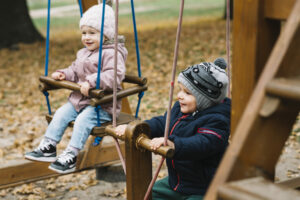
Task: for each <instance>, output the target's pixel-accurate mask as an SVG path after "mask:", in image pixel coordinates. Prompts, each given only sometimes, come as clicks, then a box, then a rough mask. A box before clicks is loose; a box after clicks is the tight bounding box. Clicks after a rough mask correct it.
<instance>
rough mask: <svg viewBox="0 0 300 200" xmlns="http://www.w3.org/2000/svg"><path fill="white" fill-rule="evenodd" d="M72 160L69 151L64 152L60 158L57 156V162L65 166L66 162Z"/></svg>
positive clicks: (72, 156)
mask: <svg viewBox="0 0 300 200" xmlns="http://www.w3.org/2000/svg"><path fill="white" fill-rule="evenodd" d="M73 158H74V155H73V154H72V153H71V151H64V152H63V153H62V154H61V155H60V156H58V158H57V161H58V162H60V163H62V164H65V163H67V162H70V161H72V160H73Z"/></svg>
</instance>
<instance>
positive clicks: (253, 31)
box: [231, 0, 280, 133]
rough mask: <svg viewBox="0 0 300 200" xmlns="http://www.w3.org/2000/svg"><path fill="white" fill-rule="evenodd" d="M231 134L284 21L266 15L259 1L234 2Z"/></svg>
mask: <svg viewBox="0 0 300 200" xmlns="http://www.w3.org/2000/svg"><path fill="white" fill-rule="evenodd" d="M233 23H234V24H233V60H232V112H231V133H234V131H235V128H236V126H237V124H238V121H239V119H240V118H241V116H242V113H243V111H244V109H245V107H246V105H247V102H248V100H249V98H250V95H251V94H252V92H253V89H254V87H255V84H256V82H257V80H258V77H259V75H260V74H261V71H262V69H263V66H264V65H265V63H266V60H267V58H268V57H269V54H270V52H271V50H272V48H273V46H274V43H275V41H276V39H277V37H278V34H279V31H280V24H279V22H277V21H274V20H266V19H265V18H264V17H263V5H262V4H261V1H259V0H253V1H236V2H234V21H233Z"/></svg>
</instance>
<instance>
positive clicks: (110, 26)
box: [25, 4, 127, 173]
mask: <svg viewBox="0 0 300 200" xmlns="http://www.w3.org/2000/svg"><path fill="white" fill-rule="evenodd" d="M102 6H103V5H102V4H99V5H95V6H93V7H91V8H90V9H88V10H87V11H86V12H85V13H84V14H83V16H82V18H81V19H80V29H81V33H82V37H81V41H82V43H83V45H84V46H85V48H83V49H81V50H79V51H78V52H77V58H76V60H75V61H74V62H73V63H72V64H71V66H69V67H68V68H65V69H61V70H57V71H56V72H54V73H53V74H52V75H51V76H52V78H53V79H55V80H67V81H72V82H75V83H77V84H79V85H80V92H77V91H73V92H72V93H71V94H70V96H69V99H68V102H67V103H66V104H65V105H63V106H61V107H60V108H59V109H58V110H57V111H56V113H55V114H54V117H53V120H52V121H51V123H50V124H49V126H48V128H47V130H46V133H45V136H44V138H43V140H42V141H41V142H40V144H39V146H38V147H37V148H36V149H34V150H33V151H32V152H29V153H26V154H25V158H27V159H30V160H35V161H43V162H53V163H51V165H50V166H49V169H51V170H54V171H56V172H58V173H69V172H73V171H75V167H76V159H77V155H78V153H79V151H80V150H81V149H83V147H84V144H85V142H86V140H87V138H88V136H89V134H90V132H91V130H92V129H93V127H94V126H96V125H97V112H96V110H95V107H92V106H90V105H89V103H90V97H89V96H88V94H89V90H90V89H92V88H95V87H96V79H97V70H98V59H99V46H100V30H101V17H102ZM114 17H115V15H114V11H113V9H112V8H111V7H110V6H107V5H106V6H105V18H104V29H103V32H104V43H103V51H102V63H101V73H100V80H101V81H100V88H101V89H102V90H110V91H111V90H112V87H113V81H114V71H113V68H114V44H111V40H113V38H114V33H115V18H114ZM109 40H110V41H109ZM107 43H109V44H107ZM126 58H127V50H126V48H125V47H124V45H123V44H119V46H118V63H117V88H118V89H121V82H122V80H123V79H124V77H125V61H126ZM120 108H121V102H120V101H118V104H117V114H118V113H119V112H120ZM99 113H100V122H101V123H104V122H107V121H111V115H112V103H107V104H104V105H101V108H100V109H99ZM74 120H75V124H74V127H73V133H72V136H71V140H70V142H69V144H68V146H67V148H66V149H65V150H64V151H63V153H62V154H61V155H59V156H58V157H57V158H56V145H57V144H58V143H59V142H60V140H61V138H62V136H63V134H64V131H65V129H66V128H67V126H68V124H69V122H71V121H74Z"/></svg>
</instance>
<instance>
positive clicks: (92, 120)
mask: <svg viewBox="0 0 300 200" xmlns="http://www.w3.org/2000/svg"><path fill="white" fill-rule="evenodd" d="M99 114H100V123H101V124H102V123H104V122H107V121H111V115H110V114H108V113H107V112H106V111H104V110H102V109H101V108H100V109H99ZM74 120H75V123H74V127H73V133H72V136H71V140H70V143H69V145H71V146H72V147H75V148H77V149H83V147H84V144H85V142H86V140H87V139H88V136H89V135H90V133H91V131H92V129H93V128H94V127H95V126H97V112H96V110H95V107H92V106H87V107H85V108H84V109H82V110H81V111H80V112H77V111H76V110H75V108H74V106H73V105H72V104H71V103H70V102H68V103H66V104H65V105H63V106H61V107H60V108H59V109H58V110H57V111H56V112H55V114H54V116H53V119H52V121H51V123H50V124H49V126H48V128H47V130H46V133H45V136H46V137H47V138H50V139H52V140H54V141H56V142H57V143H58V142H60V140H61V138H62V136H63V134H64V132H65V130H66V128H67V127H68V124H69V122H71V121H74Z"/></svg>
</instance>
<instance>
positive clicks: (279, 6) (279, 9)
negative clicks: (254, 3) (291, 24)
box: [264, 0, 296, 20]
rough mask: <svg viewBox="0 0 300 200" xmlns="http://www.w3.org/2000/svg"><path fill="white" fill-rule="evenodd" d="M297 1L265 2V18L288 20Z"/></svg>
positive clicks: (276, 0) (275, 0) (272, 0)
mask: <svg viewBox="0 0 300 200" xmlns="http://www.w3.org/2000/svg"><path fill="white" fill-rule="evenodd" d="M295 2H296V0H284V1H282V0H264V13H265V17H267V18H271V19H279V20H284V19H287V18H288V16H289V15H290V13H291V10H292V8H293V6H294V4H295Z"/></svg>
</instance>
